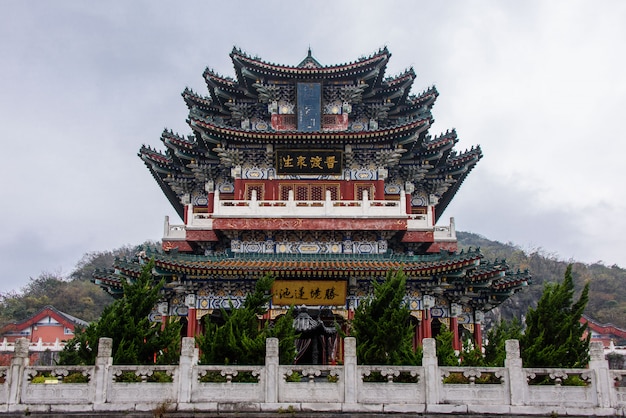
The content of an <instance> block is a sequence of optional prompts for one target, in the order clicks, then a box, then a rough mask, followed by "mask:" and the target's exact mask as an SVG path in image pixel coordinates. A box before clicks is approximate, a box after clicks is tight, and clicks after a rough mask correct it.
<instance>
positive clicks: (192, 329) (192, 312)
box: [187, 308, 198, 337]
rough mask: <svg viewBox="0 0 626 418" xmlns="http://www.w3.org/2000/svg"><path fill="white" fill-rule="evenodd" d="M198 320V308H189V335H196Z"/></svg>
mask: <svg viewBox="0 0 626 418" xmlns="http://www.w3.org/2000/svg"><path fill="white" fill-rule="evenodd" d="M197 322H198V320H197V319H196V309H194V308H189V310H188V311H187V336H188V337H195V336H196V323H197Z"/></svg>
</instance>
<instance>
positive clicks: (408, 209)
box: [406, 193, 412, 215]
mask: <svg viewBox="0 0 626 418" xmlns="http://www.w3.org/2000/svg"><path fill="white" fill-rule="evenodd" d="M411 212H412V209H411V193H406V213H407V214H409V215H410V214H411Z"/></svg>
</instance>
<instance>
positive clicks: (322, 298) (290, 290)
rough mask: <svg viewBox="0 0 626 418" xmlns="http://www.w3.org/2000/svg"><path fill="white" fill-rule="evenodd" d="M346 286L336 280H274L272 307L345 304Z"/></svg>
mask: <svg viewBox="0 0 626 418" xmlns="http://www.w3.org/2000/svg"><path fill="white" fill-rule="evenodd" d="M346 291H347V285H346V282H345V281H337V280H318V281H309V280H276V281H275V282H274V285H273V286H272V304H273V305H277V306H278V305H333V306H340V305H345V304H346Z"/></svg>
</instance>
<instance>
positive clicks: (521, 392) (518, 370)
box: [504, 340, 528, 406]
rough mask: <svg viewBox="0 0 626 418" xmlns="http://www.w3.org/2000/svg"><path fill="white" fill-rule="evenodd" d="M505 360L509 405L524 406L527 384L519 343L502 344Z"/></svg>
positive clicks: (511, 341) (510, 341)
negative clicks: (509, 397)
mask: <svg viewBox="0 0 626 418" xmlns="http://www.w3.org/2000/svg"><path fill="white" fill-rule="evenodd" d="M504 347H505V350H506V358H505V359H504V367H506V368H507V370H508V372H509V373H508V375H509V379H508V382H506V384H507V385H508V386H509V387H508V389H509V394H510V396H511V399H510V402H511V405H515V406H518V405H524V404H525V403H526V399H527V396H528V382H527V381H526V375H525V374H524V369H523V368H522V358H521V357H520V349H519V341H517V340H506V341H505V342H504Z"/></svg>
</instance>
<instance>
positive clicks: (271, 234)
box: [95, 48, 530, 352]
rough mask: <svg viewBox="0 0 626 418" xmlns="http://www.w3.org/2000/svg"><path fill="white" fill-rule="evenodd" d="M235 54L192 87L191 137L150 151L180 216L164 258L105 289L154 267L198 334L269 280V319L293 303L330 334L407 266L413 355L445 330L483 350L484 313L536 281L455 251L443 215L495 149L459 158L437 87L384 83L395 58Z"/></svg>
mask: <svg viewBox="0 0 626 418" xmlns="http://www.w3.org/2000/svg"><path fill="white" fill-rule="evenodd" d="M230 57H231V59H232V62H233V65H234V71H235V77H234V78H231V77H226V76H223V75H220V74H217V73H216V72H215V71H212V70H210V69H207V70H205V71H204V74H203V76H204V80H205V81H206V85H207V88H208V95H202V94H199V93H197V92H194V91H192V90H190V89H185V91H184V92H183V93H182V96H183V98H184V101H185V103H186V105H187V107H188V109H189V116H188V120H187V122H188V124H189V126H190V128H191V131H192V132H191V134H189V135H188V136H181V135H179V134H177V133H174V132H172V131H169V130H166V131H164V132H163V134H162V136H161V141H162V142H163V147H164V148H163V149H162V150H158V149H154V148H152V147H148V146H143V147H142V148H141V149H140V151H139V156H140V157H141V159H142V160H143V162H144V163H145V164H146V166H147V168H148V169H149V171H150V173H151V174H152V176H153V177H154V179H155V180H156V182H157V183H158V185H159V186H160V188H161V190H162V191H163V193H164V195H165V196H166V197H167V199H168V200H169V202H170V203H171V204H172V206H173V207H174V208H175V210H176V212H177V213H178V215H179V216H180V218H181V220H180V221H179V222H172V223H171V220H169V219H167V218H166V219H165V224H164V235H163V240H162V248H160V249H150V248H148V249H146V250H145V251H143V252H142V253H141V254H140V255H139V256H138V259H132V260H131V259H128V260H118V261H117V262H116V266H115V271H111V272H102V271H101V272H97V273H96V276H95V279H96V282H97V283H98V284H100V285H101V286H102V287H103V288H105V289H107V291H109V292H110V293H112V294H116V293H119V292H121V280H124V279H127V278H131V279H132V278H133V277H136V276H137V275H138V274H139V273H140V270H141V263H142V262H145V261H146V260H148V259H150V258H154V260H155V262H156V268H155V270H156V274H157V275H159V276H161V277H164V278H165V279H166V285H165V289H164V290H163V302H162V303H161V304H160V305H159V311H158V314H156V315H155V318H156V319H158V318H159V317H160V318H161V319H162V320H165V319H166V318H167V317H170V316H174V317H181V318H180V319H181V320H184V321H186V322H187V335H189V336H192V335H195V333H197V332H199V331H201V330H200V324H201V322H200V321H199V319H200V318H201V317H202V316H204V315H207V314H213V313H215V312H216V311H219V308H229V307H230V306H231V304H232V305H233V306H235V307H237V306H238V305H239V304H240V303H242V301H243V299H244V298H245V296H246V294H247V293H248V292H250V290H251V289H252V288H253V287H254V284H255V281H256V280H257V279H258V278H259V277H261V276H262V275H265V274H272V275H273V276H274V277H275V282H274V288H273V291H272V301H271V305H270V309H269V313H268V319H270V320H271V319H273V318H276V317H277V316H278V315H281V314H283V313H284V312H285V311H286V309H287V308H288V307H289V306H292V305H295V306H298V307H301V310H300V312H301V313H302V312H304V314H306V315H309V316H310V318H311V321H313V322H311V324H313V325H315V324H317V325H315V326H313V325H312V326H310V327H309V328H310V329H317V328H319V329H322V330H323V329H325V328H324V327H326V329H328V327H329V326H332V323H333V322H335V321H336V322H339V323H340V324H345V323H346V321H348V320H349V319H350V318H351V316H352V315H353V312H354V310H355V308H356V307H357V306H358V304H359V302H360V301H361V300H363V298H366V297H368V296H369V295H370V294H371V292H372V289H373V288H372V280H382V279H383V278H384V277H385V275H386V274H387V272H388V271H389V270H398V269H402V270H403V272H404V273H405V274H406V275H407V277H408V279H407V288H406V298H405V300H406V303H407V305H408V306H409V307H410V309H411V312H412V318H413V319H414V321H415V326H416V327H415V329H416V332H415V344H416V345H417V344H419V343H420V342H421V340H422V339H423V338H426V337H432V336H434V335H435V334H436V333H437V332H438V330H439V329H440V328H441V326H442V325H445V326H446V327H448V328H449V329H451V330H452V331H453V332H454V333H455V346H456V348H460V341H461V339H464V338H466V337H471V338H474V339H475V341H477V342H479V343H480V341H481V339H482V337H481V322H482V319H483V314H484V312H485V311H488V310H490V309H492V308H493V307H495V306H497V305H498V304H500V303H501V302H503V301H504V300H506V299H507V298H508V297H510V296H511V295H512V294H513V293H515V292H516V291H518V290H520V289H521V288H522V287H523V286H525V285H527V284H528V282H529V280H530V276H529V274H528V272H519V271H518V272H514V271H511V270H510V269H509V267H508V266H507V265H506V264H505V263H504V262H497V261H496V262H489V261H486V260H484V258H483V256H482V255H481V253H480V252H479V250H469V251H467V250H466V251H458V250H457V239H456V233H455V224H454V220H453V219H452V218H450V219H449V220H446V221H443V219H442V214H443V213H444V211H445V209H446V207H447V206H448V205H449V203H450V202H451V200H452V198H453V197H454V196H455V194H456V193H457V192H458V190H459V188H460V186H461V184H462V183H463V181H464V180H465V178H466V176H467V175H468V174H469V173H470V171H471V170H472V169H473V168H474V166H475V165H476V163H477V162H478V161H479V160H480V159H481V157H482V151H481V149H480V147H472V148H471V149H469V150H465V151H461V152H459V151H456V150H455V149H454V147H455V144H456V143H457V142H458V139H457V134H456V132H455V131H454V130H448V131H446V132H445V133H442V134H439V135H434V136H433V135H431V133H430V132H429V131H430V129H431V125H432V124H433V121H434V119H433V116H432V113H431V110H432V108H433V105H434V104H435V100H436V99H437V96H438V94H439V93H438V92H437V90H436V89H435V88H434V87H430V88H427V89H425V90H424V91H422V92H420V93H417V94H412V93H411V87H412V85H413V81H414V80H415V78H416V75H415V72H414V70H413V69H412V68H410V69H408V70H406V71H404V72H402V73H401V74H399V75H396V76H392V77H388V76H386V75H385V70H386V67H387V64H388V62H389V59H390V57H391V54H390V53H389V51H388V50H387V48H384V49H381V50H379V51H378V52H376V53H374V54H373V55H371V56H369V57H364V58H359V59H358V60H356V61H353V62H350V63H346V64H339V65H321V64H320V63H319V62H318V61H317V60H316V59H315V58H314V57H313V56H312V55H311V51H310V50H309V51H308V54H307V56H306V57H305V58H304V60H302V61H301V62H300V63H299V64H298V65H295V66H289V65H282V64H273V63H270V62H267V61H264V60H262V59H260V58H257V57H253V56H250V55H248V54H246V53H244V52H242V51H241V50H239V49H237V48H235V49H233V50H232V52H231V54H230ZM440 221H441V222H440ZM444 222H445V223H444ZM303 308H306V309H303ZM299 316H301V315H300V314H299ZM307 321H309V320H308V319H307V318H304V319H303V318H302V317H300V323H301V324H307V323H308V322H307ZM315 321H317V322H315ZM309 322H310V321H309ZM318 325H319V327H318ZM307 329H308V328H307ZM328 335H329V338H330V337H332V333H330V334H328ZM322 351H324V350H322ZM322 351H320V352H322Z"/></svg>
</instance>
